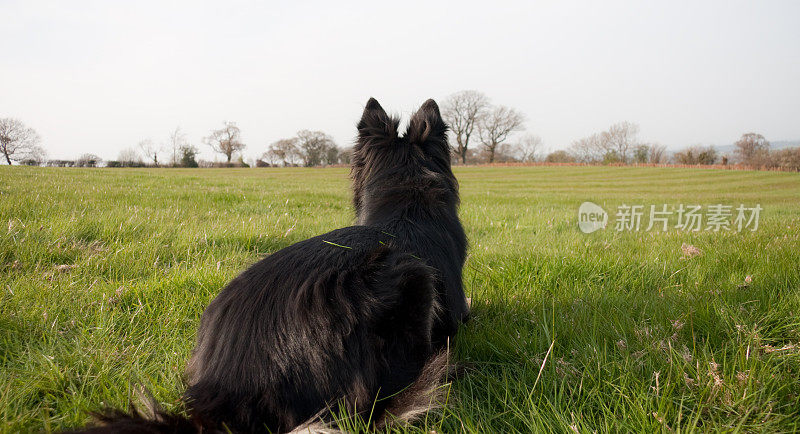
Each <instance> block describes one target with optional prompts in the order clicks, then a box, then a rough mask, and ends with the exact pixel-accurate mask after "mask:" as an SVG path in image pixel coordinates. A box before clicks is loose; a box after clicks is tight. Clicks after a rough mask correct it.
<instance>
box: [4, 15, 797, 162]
mask: <svg viewBox="0 0 800 434" xmlns="http://www.w3.org/2000/svg"><path fill="white" fill-rule="evenodd" d="M286 3H291V4H288V5H267V2H247V1H220V2H198V1H186V2H177V1H176V2H172V1H164V0H162V1H135V2H121V1H97V2H89V1H68V2H66V1H34V0H21V1H17V0H0V17H2V22H3V24H2V25H0V46H2V49H0V117H14V118H18V119H20V120H22V121H23V122H24V123H26V124H27V125H28V126H30V127H33V128H35V129H36V130H37V131H38V132H39V134H40V135H41V136H42V145H43V146H44V147H45V148H46V149H47V150H48V152H49V155H50V156H51V157H59V158H75V157H77V156H78V155H80V154H82V153H85V152H91V153H95V154H98V155H100V156H101V157H103V158H106V159H114V158H116V157H117V155H118V153H119V151H120V150H121V149H123V148H129V147H135V146H136V144H137V143H138V142H139V141H140V140H142V139H145V138H151V139H153V140H154V141H156V142H159V141H161V142H166V139H167V136H168V134H169V132H170V130H172V129H174V128H175V127H176V126H180V127H182V128H183V130H184V131H185V132H186V134H187V136H188V138H189V140H190V141H191V142H192V143H193V144H195V145H197V146H198V147H200V149H201V150H203V154H202V157H203V158H211V153H210V151H209V149H208V148H207V147H206V146H205V145H202V144H201V138H202V137H203V136H205V135H207V134H208V132H209V131H210V130H211V129H213V128H218V127H220V126H221V125H222V122H223V121H226V120H227V121H235V122H237V123H238V124H239V126H240V127H241V129H242V136H243V139H244V141H245V143H246V144H247V149H246V152H245V155H246V156H247V157H254V156H257V155H260V154H261V153H263V152H264V151H265V150H266V149H267V146H268V145H269V143H271V142H273V141H275V140H277V139H280V138H284V137H290V136H292V135H294V133H295V132H296V131H297V130H300V129H315V130H322V131H325V132H327V133H329V134H331V135H332V136H333V137H334V138H335V139H336V141H337V143H338V144H339V145H340V146H349V145H350V144H351V143H352V140H353V138H354V136H355V124H356V122H357V121H358V118H359V116H360V114H361V110H362V107H363V104H364V103H365V102H366V101H367V99H368V98H369V97H370V96H374V97H375V98H377V99H378V101H380V102H381V104H382V105H383V106H384V107H385V108H386V109H387V110H389V111H394V112H395V113H398V114H402V115H408V113H409V112H411V111H412V110H413V109H415V108H416V107H417V106H419V105H420V104H421V103H422V102H424V101H425V100H426V99H427V98H434V99H437V100H442V99H444V98H445V97H446V96H447V95H449V94H451V93H453V92H456V91H459V90H463V89H476V90H480V91H483V92H484V93H486V95H488V96H489V97H490V98H491V100H492V102H494V103H496V104H504V105H508V106H511V107H515V108H517V109H519V110H521V111H522V112H523V113H525V114H526V116H527V123H526V126H527V128H528V131H529V132H531V133H534V134H537V135H539V136H541V137H542V138H543V140H544V143H545V145H546V146H547V147H548V148H551V149H556V148H563V147H566V146H568V145H569V143H570V142H572V141H573V140H575V139H578V138H580V137H583V136H586V135H589V134H591V133H594V132H597V131H601V130H603V129H605V128H607V127H608V126H609V125H610V124H612V123H615V122H618V121H622V120H628V121H631V122H635V123H638V124H639V125H640V127H641V134H640V136H641V138H642V139H644V140H648V141H656V142H659V143H662V144H665V145H667V146H668V147H669V148H670V149H678V148H681V147H683V146H686V145H690V144H696V143H701V144H713V145H718V146H722V145H728V144H730V143H732V142H734V141H735V140H736V139H737V138H738V137H739V136H740V135H741V134H742V133H744V132H747V131H756V132H760V133H762V134H764V136H766V137H767V139H769V140H773V141H775V140H796V139H800V1H795V0H787V1H768V0H764V1H755V0H753V1H748V2H743V1H672V0H670V1H659V2H656V1H638V2H633V1H630V2H619V1H614V2H612V1H605V0H604V1H583V2H567V1H547V2H544V1H519V2H496V1H483V2H465V1H460V2H453V3H436V4H434V3H432V2H412V1H402V2H401V1H395V2H387V3H381V2H377V1H373V2H363V3H351V2H299V1H298V2H286Z"/></svg>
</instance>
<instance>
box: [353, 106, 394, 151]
mask: <svg viewBox="0 0 800 434" xmlns="http://www.w3.org/2000/svg"><path fill="white" fill-rule="evenodd" d="M398 123H399V122H398V120H397V119H394V118H392V117H391V116H389V115H387V114H386V111H385V110H384V109H383V107H381V105H380V104H378V101H377V100H376V99H375V98H370V99H369V101H367V105H366V107H364V113H363V114H362V115H361V120H360V121H359V122H358V142H359V144H360V145H362V146H363V145H366V144H367V143H369V142H380V141H385V140H393V139H395V138H397V125H398Z"/></svg>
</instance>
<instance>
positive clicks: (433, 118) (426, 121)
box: [406, 99, 447, 145]
mask: <svg viewBox="0 0 800 434" xmlns="http://www.w3.org/2000/svg"><path fill="white" fill-rule="evenodd" d="M406 137H408V140H409V142H411V143H417V144H420V145H422V144H424V143H427V142H430V141H437V142H442V141H446V139H447V124H446V123H445V122H444V120H443V119H442V114H441V113H440V112H439V106H438V105H437V104H436V101H434V100H432V99H429V100H427V101H425V103H424V104H422V107H420V108H419V110H417V112H416V113H414V116H412V117H411V122H410V123H409V124H408V131H407V132H406Z"/></svg>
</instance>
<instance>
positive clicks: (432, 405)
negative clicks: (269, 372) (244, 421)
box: [290, 350, 450, 434]
mask: <svg viewBox="0 0 800 434" xmlns="http://www.w3.org/2000/svg"><path fill="white" fill-rule="evenodd" d="M449 360H450V357H449V351H448V350H442V351H441V352H439V353H437V354H435V355H433V356H432V357H431V358H430V359H428V361H427V362H426V363H425V366H423V368H422V371H421V372H420V374H419V376H418V377H417V379H416V380H415V381H414V382H413V383H412V384H411V385H409V386H408V387H406V388H405V389H403V391H401V392H400V393H398V394H396V395H395V396H393V397H391V398H389V399H390V401H389V405H388V406H387V407H386V410H384V412H383V413H382V414H380V415H377V418H376V419H375V420H374V422H372V427H373V428H374V429H377V430H382V429H385V428H389V427H394V426H403V425H408V424H410V423H413V422H415V421H417V420H418V419H419V418H420V417H421V416H422V415H424V414H425V413H427V412H428V411H430V410H433V409H436V408H438V407H440V406H441V405H442V403H443V402H444V397H445V395H446V392H447V387H446V384H445V382H446V381H447V376H448V373H449V372H450V363H449ZM341 432H342V431H341V430H339V429H338V428H337V427H336V423H335V422H329V421H326V420H324V418H323V414H322V413H320V414H319V415H317V416H314V417H313V418H311V419H309V420H308V421H306V422H305V423H303V424H301V425H299V426H298V427H296V428H294V429H293V430H292V431H291V432H290V434H309V433H312V434H335V433H341Z"/></svg>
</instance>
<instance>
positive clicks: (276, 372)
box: [186, 226, 436, 432]
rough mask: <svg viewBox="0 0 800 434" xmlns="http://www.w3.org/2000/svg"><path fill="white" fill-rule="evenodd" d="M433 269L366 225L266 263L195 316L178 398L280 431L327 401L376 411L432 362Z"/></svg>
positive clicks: (240, 425)
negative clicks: (196, 326) (193, 342)
mask: <svg viewBox="0 0 800 434" xmlns="http://www.w3.org/2000/svg"><path fill="white" fill-rule="evenodd" d="M435 273H436V272H435V270H434V269H432V268H431V267H429V266H427V265H426V264H425V263H424V262H423V261H422V260H420V259H418V258H416V257H414V256H412V255H410V254H409V252H404V251H402V250H400V249H398V248H397V246H396V245H395V242H394V238H393V237H391V236H389V235H387V234H385V233H382V232H381V231H380V230H378V229H375V228H370V227H365V226H356V227H349V228H344V229H338V230H335V231H333V232H330V233H327V234H324V235H320V236H317V237H314V238H311V239H308V240H305V241H301V242H299V243H297V244H294V245H292V246H290V247H287V248H285V249H283V250H281V251H279V252H277V253H275V254H273V255H271V256H269V257H267V258H265V259H264V260H262V261H260V262H259V263H257V264H255V265H254V266H253V267H251V268H250V269H249V270H247V271H246V272H244V273H243V274H242V275H240V276H239V277H237V278H236V279H234V280H233V281H232V282H231V283H230V284H229V285H228V286H227V287H226V288H225V289H224V290H223V291H222V292H221V293H220V295H219V296H218V297H217V298H216V299H215V300H214V301H213V302H212V303H211V304H210V305H209V306H208V309H206V311H205V313H204V314H203V318H202V321H201V325H200V330H199V333H198V341H197V346H196V348H195V351H194V354H193V356H192V359H191V361H190V363H189V369H188V372H187V373H188V375H189V384H190V386H189V389H188V390H187V392H186V401H187V402H188V403H190V405H191V408H192V412H194V413H197V414H202V415H203V416H204V417H205V418H208V419H211V420H215V421H219V422H224V423H225V424H226V425H227V426H228V427H229V428H231V429H233V430H234V431H247V432H251V431H258V430H263V429H264V427H268V428H269V429H270V430H271V431H273V432H275V431H278V432H283V431H287V430H290V429H292V428H294V427H296V426H298V425H300V424H301V423H302V422H304V421H306V420H308V419H309V418H311V417H312V416H314V415H315V414H317V413H318V412H320V411H321V410H324V409H325V408H326V406H329V405H330V406H332V407H333V408H332V409H333V410H334V411H335V410H336V409H337V407H338V406H339V405H344V406H345V407H347V410H348V411H349V412H350V413H358V414H361V415H366V414H367V413H369V412H371V411H374V413H375V414H381V413H382V412H383V408H382V407H384V406H385V405H386V404H387V403H388V401H387V400H386V399H385V398H386V397H389V396H392V395H394V394H396V393H397V392H399V391H400V390H401V389H403V388H404V387H406V386H408V385H409V384H411V383H412V382H413V381H414V379H415V378H416V377H417V376H418V375H419V373H420V370H421V369H422V366H423V364H424V363H425V361H426V360H428V358H429V357H430V356H431V351H432V347H431V328H432V322H433V317H434V301H435V297H436V294H435V288H434V285H435V280H436V277H435ZM376 399H377V404H375V402H376ZM365 419H366V417H365Z"/></svg>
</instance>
